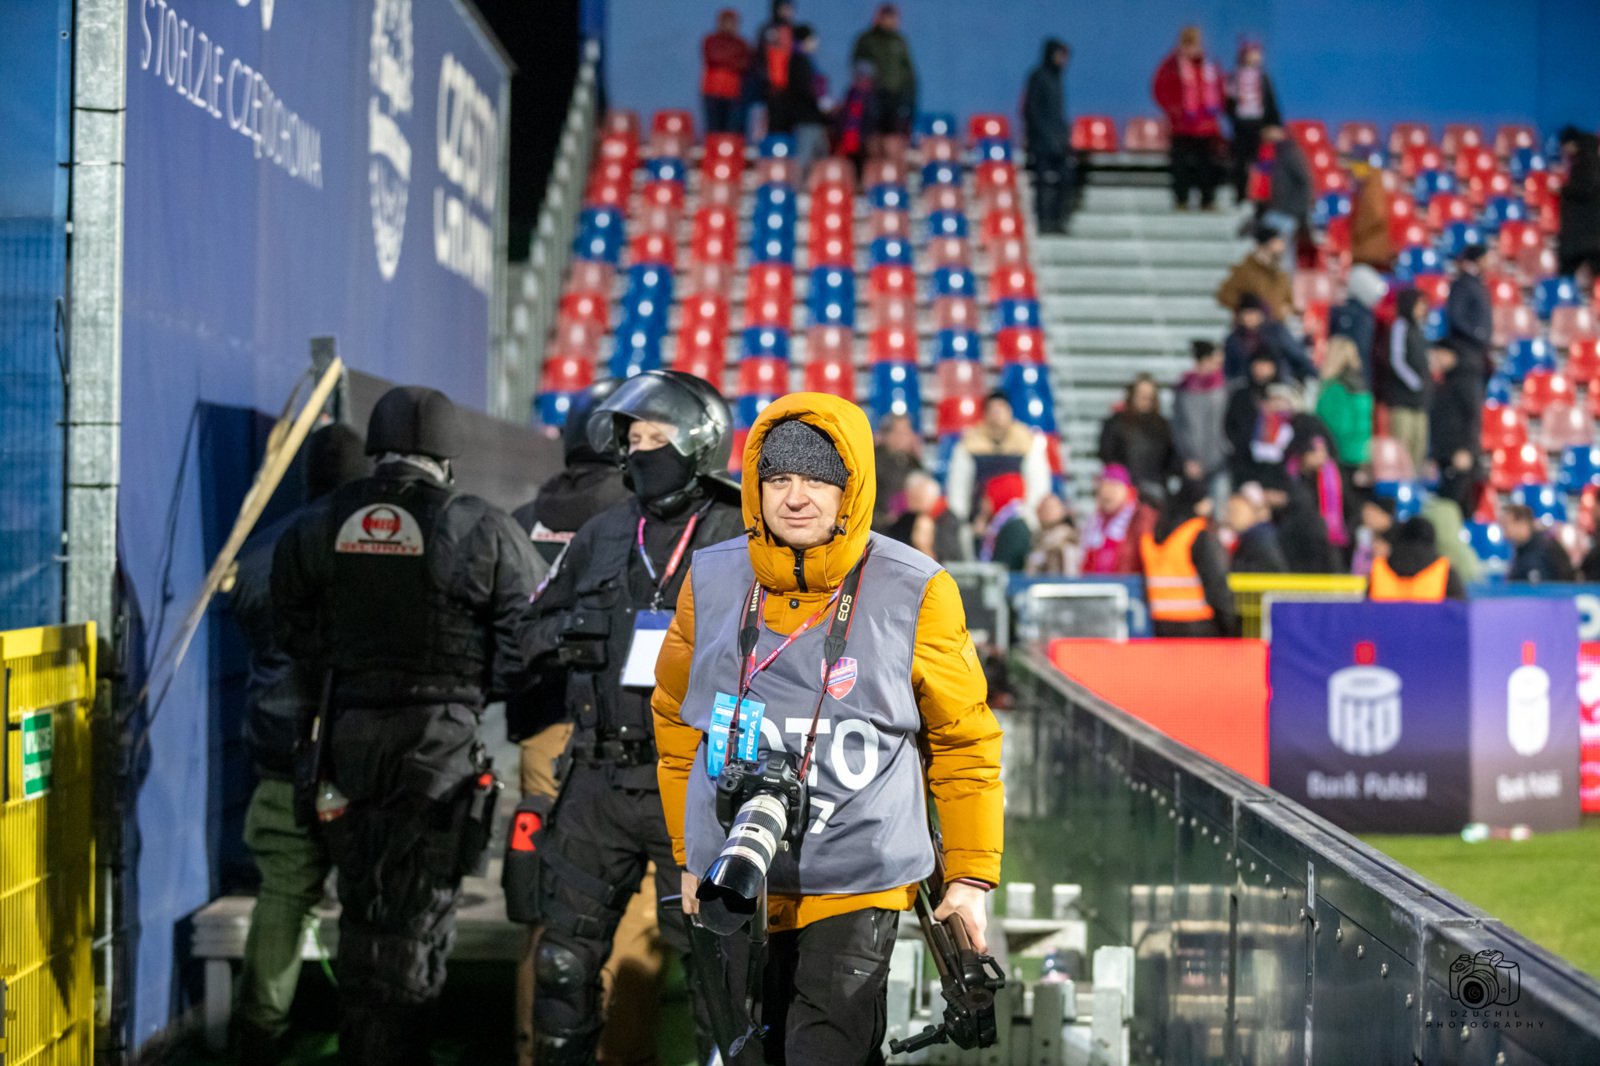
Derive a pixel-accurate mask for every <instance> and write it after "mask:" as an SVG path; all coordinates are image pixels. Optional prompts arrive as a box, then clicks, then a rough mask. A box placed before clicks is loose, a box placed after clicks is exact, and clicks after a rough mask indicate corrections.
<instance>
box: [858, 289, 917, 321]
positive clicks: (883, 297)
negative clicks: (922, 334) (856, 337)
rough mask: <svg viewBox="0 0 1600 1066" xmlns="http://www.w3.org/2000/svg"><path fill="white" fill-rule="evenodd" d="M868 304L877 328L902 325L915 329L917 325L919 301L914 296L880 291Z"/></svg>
mask: <svg viewBox="0 0 1600 1066" xmlns="http://www.w3.org/2000/svg"><path fill="white" fill-rule="evenodd" d="M867 306H868V307H869V308H870V309H871V311H872V325H873V326H874V327H875V328H881V327H883V326H902V327H905V328H906V329H915V328H916V326H917V301H916V300H915V299H914V298H913V297H910V296H901V295H898V294H894V293H880V294H878V295H876V296H873V297H871V298H870V299H869V300H868V302H867Z"/></svg>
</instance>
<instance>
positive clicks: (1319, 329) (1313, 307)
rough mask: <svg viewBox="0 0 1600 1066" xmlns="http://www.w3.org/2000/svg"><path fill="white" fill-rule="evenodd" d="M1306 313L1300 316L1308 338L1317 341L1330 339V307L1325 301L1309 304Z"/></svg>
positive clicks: (1306, 306)
mask: <svg viewBox="0 0 1600 1066" xmlns="http://www.w3.org/2000/svg"><path fill="white" fill-rule="evenodd" d="M1305 308H1306V310H1305V313H1304V314H1303V315H1301V316H1300V321H1301V322H1302V323H1303V324H1304V326H1305V331H1306V336H1307V337H1313V338H1316V339H1317V340H1327V338H1328V316H1329V313H1330V307H1329V305H1328V304H1327V303H1326V302H1325V301H1317V302H1313V303H1307V304H1306V305H1305Z"/></svg>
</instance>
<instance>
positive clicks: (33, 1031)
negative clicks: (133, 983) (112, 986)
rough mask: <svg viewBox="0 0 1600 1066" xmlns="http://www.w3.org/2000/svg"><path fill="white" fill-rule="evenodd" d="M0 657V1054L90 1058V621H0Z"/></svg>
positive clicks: (65, 1062)
mask: <svg viewBox="0 0 1600 1066" xmlns="http://www.w3.org/2000/svg"><path fill="white" fill-rule="evenodd" d="M0 668H3V670H4V684H3V686H0V693H3V697H4V701H5V704H4V708H3V712H0V739H3V741H4V744H3V745H0V750H3V752H4V757H3V759H0V1003H3V1006H4V1013H3V1014H0V1066H7V1064H9V1066H35V1064H40V1066H42V1064H45V1063H48V1064H50V1066H79V1064H82V1066H88V1064H89V1063H90V1062H91V1061H92V1059H93V1048H92V1044H93V1038H94V971H93V966H92V963H91V958H90V947H91V938H92V934H93V929H94V894H93V880H92V875H93V872H94V839H93V836H92V834H91V833H90V827H89V805H90V791H91V788H90V786H91V779H90V774H89V756H90V742H89V713H90V710H91V709H92V708H93V705H94V692H95V629H94V625H93V624H92V623H91V624H87V625H78V626H57V627H51V628H42V629H17V630H11V631H8V632H4V633H0Z"/></svg>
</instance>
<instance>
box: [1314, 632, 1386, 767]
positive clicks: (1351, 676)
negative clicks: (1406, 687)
mask: <svg viewBox="0 0 1600 1066" xmlns="http://www.w3.org/2000/svg"><path fill="white" fill-rule="evenodd" d="M1400 728H1401V724H1400V675H1399V674H1397V673H1395V672H1394V671H1393V670H1390V669H1387V668H1386V667H1382V666H1378V665H1377V649H1376V648H1375V647H1374V646H1373V645H1372V643H1371V642H1370V641H1362V642H1361V643H1359V644H1357V645H1356V650H1355V665H1354V666H1346V667H1345V668H1344V669H1342V670H1335V671H1334V672H1333V675H1332V676H1331V677H1329V678H1328V737H1329V739H1331V740H1332V741H1333V742H1334V744H1336V745H1338V747H1339V750H1340V751H1343V752H1346V753H1348V754H1350V755H1382V754H1383V753H1384V752H1386V751H1390V750H1391V749H1393V748H1394V746H1395V745H1396V744H1398V743H1400Z"/></svg>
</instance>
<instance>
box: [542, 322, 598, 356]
mask: <svg viewBox="0 0 1600 1066" xmlns="http://www.w3.org/2000/svg"><path fill="white" fill-rule="evenodd" d="M604 337H605V330H603V329H601V328H600V327H599V326H597V325H595V324H594V323H593V322H590V321H587V320H585V319H566V318H561V319H557V320H556V328H555V333H554V334H553V335H552V336H551V338H550V348H549V352H550V354H549V355H547V356H546V358H547V359H549V358H554V357H555V355H556V354H558V353H559V354H561V355H577V356H582V357H583V358H585V359H588V360H590V361H591V362H592V361H593V360H594V359H595V358H596V357H597V356H598V355H599V354H600V342H601V340H602V339H603V338H604Z"/></svg>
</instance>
